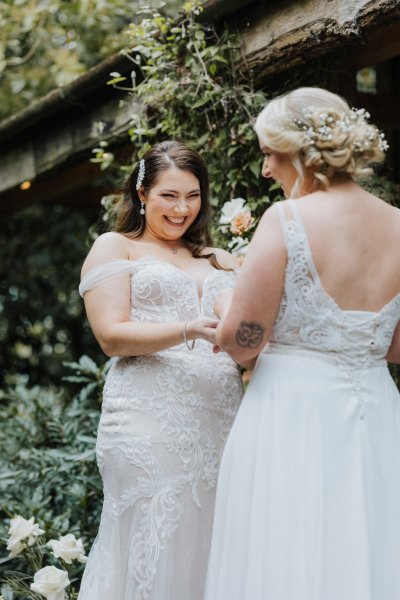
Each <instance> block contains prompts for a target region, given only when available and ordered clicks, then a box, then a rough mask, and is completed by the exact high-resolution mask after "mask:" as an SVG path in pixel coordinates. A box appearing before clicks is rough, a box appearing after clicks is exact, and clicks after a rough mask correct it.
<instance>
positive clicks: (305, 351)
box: [262, 342, 387, 369]
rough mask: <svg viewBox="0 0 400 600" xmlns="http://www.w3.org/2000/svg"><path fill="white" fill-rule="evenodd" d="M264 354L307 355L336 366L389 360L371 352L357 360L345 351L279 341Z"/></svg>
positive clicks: (369, 364)
mask: <svg viewBox="0 0 400 600" xmlns="http://www.w3.org/2000/svg"><path fill="white" fill-rule="evenodd" d="M262 354H283V355H290V356H306V357H308V358H314V359H317V360H323V361H325V362H328V363H330V364H333V365H336V366H344V367H349V366H354V367H355V368H357V367H358V368H360V369H364V368H371V367H386V366H387V361H386V360H385V359H384V358H375V357H374V356H371V354H367V355H365V356H363V355H361V356H360V357H359V359H358V360H357V357H354V356H351V357H350V356H348V355H346V354H345V353H343V354H342V353H339V352H334V351H322V350H315V349H312V348H303V347H301V346H291V345H289V344H279V343H277V342H270V343H269V344H267V345H266V346H265V348H264V350H263V351H262Z"/></svg>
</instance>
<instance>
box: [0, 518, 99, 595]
mask: <svg viewBox="0 0 400 600" xmlns="http://www.w3.org/2000/svg"><path fill="white" fill-rule="evenodd" d="M8 533H9V538H8V542H7V550H9V551H10V554H9V558H15V557H16V556H19V555H21V557H22V558H24V559H25V564H24V567H23V568H24V572H18V571H16V572H10V574H9V575H8V576H7V577H6V579H5V581H4V584H3V586H2V588H1V592H2V594H6V595H7V596H9V597H11V598H14V594H16V595H18V596H21V595H24V596H23V597H24V598H25V597H29V598H31V597H32V595H31V594H30V591H31V592H36V593H37V594H39V595H40V596H42V597H44V598H45V599H46V600H64V599H68V600H73V599H75V598H76V595H77V591H76V590H75V589H73V588H71V589H69V590H68V591H66V588H67V587H69V586H70V584H71V580H70V577H71V576H73V575H74V568H73V566H71V565H72V563H73V561H74V560H76V561H78V562H86V560H87V559H86V556H85V551H84V548H83V543H82V540H81V539H76V538H75V536H74V535H73V534H72V533H68V534H67V535H65V536H62V537H60V539H59V540H54V539H52V540H49V541H48V542H47V544H46V543H43V542H42V540H41V538H42V537H43V535H44V533H45V531H44V529H40V527H39V525H38V524H36V523H35V519H34V517H30V519H24V517H22V516H21V515H17V516H14V517H13V518H12V519H11V521H10V527H9V531H8ZM47 548H51V549H52V558H53V559H54V558H56V559H59V561H60V562H61V566H62V567H63V568H62V569H59V568H58V567H56V566H54V565H46V566H43V559H44V557H45V552H46V549H47ZM26 563H27V565H26ZM20 564H21V563H20ZM28 571H30V572H33V582H31V581H30V578H29V577H27V575H26V573H27V572H28ZM34 597H36V596H34Z"/></svg>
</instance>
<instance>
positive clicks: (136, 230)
mask: <svg viewBox="0 0 400 600" xmlns="http://www.w3.org/2000/svg"><path fill="white" fill-rule="evenodd" d="M143 160H144V163H145V174H144V177H143V181H142V186H143V189H144V191H145V193H148V192H149V190H150V189H151V188H152V187H153V186H154V185H155V184H156V181H157V178H158V176H159V175H160V173H162V172H163V171H167V170H168V169H171V168H173V167H175V168H177V169H181V170H182V171H188V172H189V173H192V175H194V176H195V177H196V178H197V180H198V181H199V184H200V196H201V205H200V210H199V214H198V215H197V217H196V219H195V220H194V222H193V223H192V224H191V225H190V227H189V228H188V230H187V231H186V232H185V234H184V235H183V237H182V239H183V240H184V242H185V244H186V246H187V248H188V249H189V250H190V252H191V253H192V256H193V257H195V258H200V257H201V258H208V259H209V260H210V262H211V264H212V265H213V266H214V267H215V268H217V269H221V266H220V265H219V264H218V262H217V260H216V257H215V254H214V253H211V254H203V250H204V248H206V246H209V245H211V237H210V234H209V231H208V219H209V216H210V204H209V200H208V194H209V181H208V171H207V166H206V164H205V162H204V160H203V159H202V158H201V156H200V155H199V154H198V153H197V152H196V151H195V150H192V149H191V148H188V147H187V146H185V144H182V143H181V142H175V141H168V142H161V143H158V144H155V145H154V146H152V147H151V148H150V150H148V151H147V152H146V154H145V155H144V156H143ZM138 174H139V163H138V164H137V165H136V166H135V168H134V169H133V171H132V173H131V174H130V175H129V177H128V178H127V179H126V181H125V182H124V185H123V200H122V204H121V207H120V209H119V211H118V214H117V218H116V225H115V229H114V230H115V231H117V232H118V233H124V234H126V235H129V236H130V237H133V238H138V237H140V236H141V235H142V234H143V232H144V230H145V226H146V221H145V215H141V214H140V198H139V194H138V191H137V189H136V183H137V179H138Z"/></svg>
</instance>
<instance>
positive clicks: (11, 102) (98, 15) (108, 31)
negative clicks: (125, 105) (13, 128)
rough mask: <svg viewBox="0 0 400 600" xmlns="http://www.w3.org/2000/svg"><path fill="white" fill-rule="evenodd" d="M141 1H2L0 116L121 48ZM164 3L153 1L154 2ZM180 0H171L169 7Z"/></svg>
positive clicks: (19, 107) (138, 14) (0, 21)
mask: <svg viewBox="0 0 400 600" xmlns="http://www.w3.org/2000/svg"><path fill="white" fill-rule="evenodd" d="M142 4H143V2H141V1H140V0H137V1H136V2H126V1H125V0H101V2H98V1H97V0H17V1H15V0H0V31H1V33H0V82H1V91H0V99H1V102H0V120H1V119H3V118H4V117H6V116H8V115H10V114H12V113H14V112H16V111H17V110H19V109H22V108H24V107H25V106H27V105H28V104H30V103H31V102H32V101H33V100H34V99H35V98H38V97H40V96H42V95H44V94H45V93H47V92H48V91H50V90H52V89H53V88H55V87H57V86H61V85H66V84H68V83H70V82H71V81H72V80H73V79H75V78H76V77H78V76H79V75H81V74H82V73H83V72H84V71H85V70H86V69H87V68H88V67H90V66H92V65H94V64H96V63H97V62H99V60H101V59H102V58H104V57H106V56H109V55H110V54H112V53H114V52H117V51H119V50H120V49H121V48H122V47H123V46H124V44H125V43H126V37H124V34H123V30H124V28H125V27H126V26H127V25H128V23H129V22H130V21H132V19H134V18H136V17H137V16H138V17H139V18H140V10H139V9H140V7H141V5H142ZM160 4H163V3H162V2H161V1H160V0H159V1H157V0H154V1H153V5H154V6H159V5H160ZM175 4H176V0H174V1H172V0H170V1H169V2H168V7H170V8H171V9H172V8H173V7H174V5H175Z"/></svg>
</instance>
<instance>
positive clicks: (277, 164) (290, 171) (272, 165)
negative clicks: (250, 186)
mask: <svg viewBox="0 0 400 600" xmlns="http://www.w3.org/2000/svg"><path fill="white" fill-rule="evenodd" d="M260 147H261V152H262V153H263V155H264V162H263V164H262V167H261V174H262V176H263V177H266V178H269V177H272V179H274V180H275V181H276V182H278V183H280V184H281V186H282V189H283V191H284V194H285V196H286V197H287V198H288V197H289V196H290V193H291V190H292V188H293V186H294V184H295V182H296V180H297V178H298V176H299V174H298V172H297V171H296V169H295V168H294V166H293V163H292V161H291V160H290V157H289V155H288V154H281V153H280V152H275V151H274V150H271V149H270V148H268V147H267V146H264V145H261V146H260Z"/></svg>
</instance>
